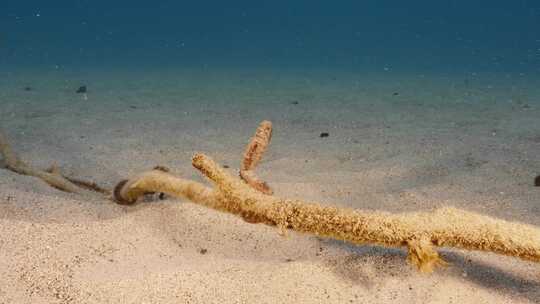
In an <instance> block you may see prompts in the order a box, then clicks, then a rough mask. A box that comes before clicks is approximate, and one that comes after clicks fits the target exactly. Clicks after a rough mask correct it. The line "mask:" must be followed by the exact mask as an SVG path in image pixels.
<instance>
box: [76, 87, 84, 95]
mask: <svg viewBox="0 0 540 304" xmlns="http://www.w3.org/2000/svg"><path fill="white" fill-rule="evenodd" d="M75 92H76V93H79V94H82V93H86V86H80V87H79V88H78V89H77V91H75Z"/></svg>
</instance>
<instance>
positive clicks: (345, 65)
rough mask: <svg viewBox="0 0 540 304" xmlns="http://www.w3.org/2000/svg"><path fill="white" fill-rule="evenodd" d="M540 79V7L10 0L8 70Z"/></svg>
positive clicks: (5, 35) (1, 20)
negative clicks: (347, 72) (320, 71)
mask: <svg viewBox="0 0 540 304" xmlns="http://www.w3.org/2000/svg"><path fill="white" fill-rule="evenodd" d="M2 67H3V68H5V69H17V68H19V67H25V68H32V67H44V68H57V69H58V68H60V69H62V68H66V69H75V70H77V69H84V68H88V67H95V68H130V67H154V68H160V67H195V68H200V67H202V68H213V67H216V68H217V67H219V68H229V67H231V68H272V69H286V68H295V69H304V68H305V69H317V68H324V69H334V68H335V69H352V70H359V71H362V70H373V71H385V70H393V71H404V72H415V73H423V72H442V73H455V72H456V73H469V72H484V71H488V72H496V73H513V74H516V73H518V74H519V73H521V74H526V75H529V76H531V75H532V76H534V75H536V74H539V73H540V1H534V0H518V1H507V0H506V1H501V0H495V1H483V0H482V1H464V0H455V1H424V0H422V1H349V0H342V1H321V0H310V1H299V0H292V1H266V0H265V1H169V0H167V1H101V0H93V1H91V0H71V1H65V0H58V1H8V0H5V1H1V2H0V69H1V68H2Z"/></svg>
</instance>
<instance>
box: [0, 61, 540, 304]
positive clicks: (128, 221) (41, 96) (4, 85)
mask: <svg viewBox="0 0 540 304" xmlns="http://www.w3.org/2000/svg"><path fill="white" fill-rule="evenodd" d="M0 76H1V79H2V82H1V83H0V123H1V125H2V128H3V129H4V130H5V131H6V133H7V135H8V136H9V138H10V140H11V142H12V143H13V148H14V149H15V150H16V151H17V152H18V153H19V155H20V157H22V158H23V159H25V160H27V161H29V162H30V163H32V165H35V166H37V167H42V168H46V167H49V166H50V165H51V164H52V163H54V162H57V164H58V165H59V167H60V169H61V170H62V171H63V172H64V173H65V174H67V175H69V176H77V177H82V178H86V179H92V180H95V181H97V182H98V183H99V184H100V185H102V186H105V187H108V188H112V186H113V185H114V184H115V183H116V182H118V181H119V180H121V179H123V178H125V177H129V176H132V175H134V174H136V173H138V172H141V171H145V170H147V169H149V168H152V167H154V166H155V165H164V166H167V167H168V168H170V169H171V170H172V172H174V173H175V174H178V175H181V176H183V177H186V178H191V179H195V180H198V181H203V178H202V177H200V176H199V174H198V173H197V172H196V170H194V169H193V168H191V156H192V155H193V154H194V153H195V152H204V153H206V154H208V155H210V156H211V157H213V158H214V159H215V160H217V161H219V162H220V163H222V164H225V165H228V166H229V167H230V169H229V170H231V172H232V173H235V170H236V168H238V167H239V165H240V161H241V155H242V152H243V150H244V147H245V145H246V143H247V142H248V140H249V138H250V137H251V136H252V134H253V132H254V130H255V128H256V127H257V125H258V123H259V122H260V121H261V120H263V119H268V120H271V121H272V122H273V124H274V136H273V139H272V143H271V145H270V148H269V151H268V152H267V153H266V155H265V158H264V160H263V162H262V164H261V165H260V167H259V168H258V169H257V172H258V175H259V176H260V177H262V178H263V179H264V180H266V181H268V183H269V184H270V185H271V186H272V188H273V189H274V191H275V194H276V195H278V196H284V197H291V198H302V199H306V200H315V201H320V202H324V203H326V204H333V205H337V206H346V207H353V208H362V209H371V210H375V209H376V210H385V211H391V212H404V211H417V210H431V209H434V208H437V207H441V206H455V207H458V208H462V209H466V210H470V211H475V212H479V213H482V214H486V215H490V216H494V217H499V218H504V219H507V220H512V221H519V222H523V223H528V224H532V225H536V226H540V188H538V187H534V184H533V180H534V177H535V176H536V175H537V174H540V155H539V151H540V119H539V117H540V79H531V78H529V77H528V76H527V75H481V74H474V75H473V74H471V75H436V74H433V75H419V74H414V73H410V74H397V73H392V72H386V73H384V72H383V73H367V74H362V73H353V72H344V71H322V70H320V71H284V72H283V71H275V70H213V71H210V70H193V69H186V70H180V69H178V70H157V69H156V70H142V69H141V70H133V71H118V70H117V71H109V70H107V71H105V70H103V71H99V70H92V71H85V72H84V73H83V72H80V71H79V72H75V71H65V70H55V69H52V70H50V71H46V70H37V71H17V72H14V71H6V70H4V71H0ZM83 84H85V85H87V86H88V93H87V97H88V98H87V99H85V98H83V95H82V94H76V93H75V90H76V89H77V88H78V87H79V86H80V85H83ZM27 86H28V87H31V90H30V91H26V90H24V87H27ZM323 132H327V133H328V134H329V136H328V137H320V134H321V133H323ZM0 234H1V235H2V237H1V238H0V303H173V302H174V303H254V302H255V303H289V302H296V303H474V304H477V303H540V265H538V264H534V263H529V262H524V261H521V260H517V259H513V258H509V257H503V256H499V255H495V254H489V253H479V252H468V251H462V250H450V249H443V250H442V256H443V258H445V259H446V260H447V261H448V262H450V266H449V267H447V268H445V269H439V270H437V271H436V272H435V273H433V274H429V275H426V274H421V273H419V272H417V271H416V270H415V269H414V268H413V267H412V266H410V265H408V264H407V263H406V261H405V251H403V250H399V249H386V248H382V247H377V246H353V245H350V244H346V243H342V242H338V241H333V240H326V239H320V238H317V237H314V236H310V235H302V234H296V233H289V235H288V237H282V236H280V235H279V234H278V231H277V230H276V229H275V228H272V227H268V226H264V225H253V224H248V223H246V222H244V221H243V220H241V219H240V218H237V217H234V216H232V215H228V214H223V213H219V212H216V211H214V210H209V209H205V208H203V207H200V206H197V205H195V204H192V203H189V202H187V201H178V200H173V199H166V200H162V201H146V202H141V203H139V204H137V205H135V206H119V205H116V204H114V203H112V202H111V201H108V200H106V199H103V200H94V201H91V200H88V199H84V198H81V197H78V196H77V195H74V194H66V193H64V192H60V191H58V190H55V189H53V188H51V187H49V186H47V185H46V184H44V183H43V182H42V181H40V180H37V179H35V178H32V177H28V176H21V175H17V174H15V173H13V172H10V171H8V170H0Z"/></svg>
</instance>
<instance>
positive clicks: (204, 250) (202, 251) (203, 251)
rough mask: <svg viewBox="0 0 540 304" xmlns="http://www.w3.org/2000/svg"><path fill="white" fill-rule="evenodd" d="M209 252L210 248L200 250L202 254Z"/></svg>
mask: <svg viewBox="0 0 540 304" xmlns="http://www.w3.org/2000/svg"><path fill="white" fill-rule="evenodd" d="M207 252H208V250H206V249H204V248H201V250H199V253H200V254H206V253H207Z"/></svg>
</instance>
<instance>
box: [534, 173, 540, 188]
mask: <svg viewBox="0 0 540 304" xmlns="http://www.w3.org/2000/svg"><path fill="white" fill-rule="evenodd" d="M534 185H535V186H536V187H540V175H538V176H536V178H535V179H534Z"/></svg>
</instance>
